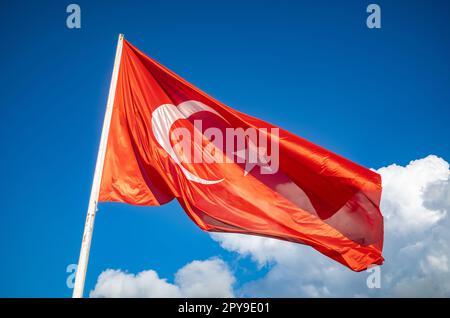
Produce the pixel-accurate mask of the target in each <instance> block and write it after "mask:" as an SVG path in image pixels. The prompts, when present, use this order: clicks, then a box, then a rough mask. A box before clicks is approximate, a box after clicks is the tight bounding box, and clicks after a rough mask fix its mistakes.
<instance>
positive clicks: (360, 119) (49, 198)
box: [0, 0, 450, 297]
mask: <svg viewBox="0 0 450 318" xmlns="http://www.w3.org/2000/svg"><path fill="white" fill-rule="evenodd" d="M374 2H375V3H378V4H379V5H380V6H381V9H382V28H381V29H379V30H374V29H372V30H371V29H368V28H367V27H366V25H365V20H366V17H367V13H366V6H367V5H368V4H369V3H370V2H368V1H356V0H355V1H275V2H274V1H261V0H259V1H246V2H245V3H242V1H76V3H78V4H79V5H80V7H81V25H82V27H81V29H72V30H71V29H68V28H67V27H66V25H65V20H66V17H67V13H66V12H65V11H66V10H65V9H66V6H67V5H68V4H69V3H70V2H65V1H39V2H38V1H8V2H6V1H2V2H1V3H0V33H1V38H2V43H3V44H2V50H1V51H0V65H1V67H0V69H1V76H0V145H1V149H2V155H1V157H0V174H1V176H2V180H3V182H1V183H0V260H1V263H0V296H2V297H14V296H19V297H23V296H24V297H49V296H55V297H68V296H70V295H71V292H72V291H71V290H70V289H68V288H67V286H66V278H67V275H68V274H67V273H66V266H67V265H69V264H71V263H76V262H77V261H78V253H79V248H80V244H81V236H82V231H83V226H84V220H85V213H86V208H87V203H88V198H89V192H90V186H91V181H92V176H93V170H94V166H95V158H96V153H97V147H98V143H99V139H100V132H101V124H102V120H103V113H104V109H105V103H106V98H107V92H108V88H109V80H110V76H111V72H112V65H113V60H114V54H115V46H116V41H117V35H118V33H124V34H125V37H126V38H127V40H129V41H130V42H131V43H132V44H134V45H135V46H137V47H138V48H139V49H140V50H142V51H143V52H145V53H147V54H148V55H149V56H151V57H153V58H155V59H156V60H158V61H159V62H161V63H163V64H164V65H166V66H167V67H168V68H170V69H172V70H173V71H175V72H176V73H178V74H179V75H181V76H182V77H184V78H185V79H187V80H188V81H190V82H191V83H193V84H194V85H196V86H197V87H199V88H200V89H202V90H204V91H205V92H207V93H208V94H210V95H212V96H213V97H215V98H217V99H219V100H220V101H222V102H224V103H226V104H227V105H229V106H231V107H234V108H236V109H238V110H240V111H243V112H246V113H248V114H251V115H254V116H256V117H259V118H261V119H264V120H267V121H270V122H272V123H274V124H277V125H279V126H281V127H283V128H285V129H287V130H290V131H292V132H294V133H296V134H298V135H300V136H302V137H304V138H307V139H309V140H311V141H313V142H315V143H317V144H319V145H322V146H324V147H326V148H328V149H330V150H332V151H334V152H337V153H338V154H340V155H343V156H345V157H347V158H349V159H351V160H354V161H356V162H358V163H360V164H362V165H364V166H366V167H370V168H376V169H378V168H381V167H383V166H388V165H390V164H392V163H397V164H399V165H402V166H404V165H406V164H408V163H409V162H410V161H411V160H415V159H419V158H424V157H426V156H427V155H429V154H434V155H436V156H439V157H442V158H443V159H445V160H449V159H450V144H449V142H448V139H449V128H448V121H449V118H450V108H449V101H450V63H449V61H448V57H449V56H450V43H449V41H448V39H449V38H450V3H449V2H448V1H374ZM316 254H317V255H318V257H324V256H321V255H319V254H318V253H316ZM211 257H218V258H221V259H223V260H224V261H225V262H226V263H227V264H228V266H229V267H230V269H231V271H232V272H233V274H234V276H235V277H236V284H235V287H236V289H239V287H240V286H244V285H245V284H246V282H249V281H254V280H257V279H261V278H263V277H264V276H265V275H266V274H267V273H268V272H269V271H270V270H271V267H270V265H266V266H263V267H260V266H258V263H257V262H254V261H253V260H252V259H251V258H250V257H243V256H242V255H240V254H239V253H236V252H232V251H228V250H226V249H224V248H222V247H221V246H220V244H219V243H218V242H216V241H214V240H212V239H211V238H210V236H209V234H208V233H205V232H202V231H201V230H200V229H199V228H197V227H196V226H195V225H194V224H193V223H192V222H191V221H190V220H189V218H188V217H187V216H186V215H185V213H184V212H183V210H182V209H181V208H180V207H179V206H178V204H177V202H175V201H174V202H172V203H170V204H168V205H166V206H163V207H158V208H156V207H133V206H129V205H124V204H112V203H106V204H101V206H100V211H99V213H98V215H97V218H96V224H95V231H94V238H93V244H92V249H91V258H90V264H89V268H88V275H87V281H86V290H91V289H93V288H94V286H95V283H96V280H97V277H98V276H99V274H100V273H101V272H102V271H104V270H105V269H107V268H114V269H122V270H127V271H129V272H131V273H137V272H140V271H143V270H146V269H153V270H155V271H157V272H158V274H159V275H160V277H163V278H167V279H168V280H169V281H171V280H173V275H174V273H175V272H177V270H178V269H180V268H181V267H183V266H184V265H185V264H187V263H189V262H191V261H193V260H205V259H209V258H211Z"/></svg>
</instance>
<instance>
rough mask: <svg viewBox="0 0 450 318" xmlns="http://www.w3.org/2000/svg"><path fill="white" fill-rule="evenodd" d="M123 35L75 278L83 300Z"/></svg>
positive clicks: (77, 295) (77, 292) (75, 294)
mask: <svg viewBox="0 0 450 318" xmlns="http://www.w3.org/2000/svg"><path fill="white" fill-rule="evenodd" d="M122 45H123V34H119V39H118V41H117V49H116V57H115V60H114V69H113V73H112V77H111V84H110V86H109V95H108V101H107V104H106V111H105V118H104V120H103V128H102V135H101V137H100V146H99V149H98V154H97V163H96V165H95V172H94V179H93V181H92V188H91V196H90V198H89V205H88V210H87V216H86V223H85V225H84V233H83V241H82V243H81V251H80V258H79V260H78V268H77V274H76V276H75V286H74V288H73V295H72V297H73V298H82V297H83V290H84V281H85V278H86V270H87V265H88V261H89V250H90V248H91V240H92V231H93V230H94V219H95V213H96V212H97V201H98V195H99V191H100V182H101V179H102V173H103V164H104V161H105V152H106V146H107V141H108V134H109V127H110V124H111V116H112V109H113V104H114V96H115V94H116V86H117V77H118V75H119V65H120V58H121V56H122Z"/></svg>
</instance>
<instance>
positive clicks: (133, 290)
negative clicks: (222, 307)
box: [90, 258, 235, 298]
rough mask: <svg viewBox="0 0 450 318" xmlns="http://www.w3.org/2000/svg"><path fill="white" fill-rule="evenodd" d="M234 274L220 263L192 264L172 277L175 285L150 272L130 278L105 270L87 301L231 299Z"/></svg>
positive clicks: (218, 261)
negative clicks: (113, 299) (175, 298)
mask: <svg viewBox="0 0 450 318" xmlns="http://www.w3.org/2000/svg"><path fill="white" fill-rule="evenodd" d="M234 282H235V278H234V276H233V274H232V273H231V272H230V270H229V269H228V266H227V265H226V263H225V262H223V261H222V260H221V259H217V258H213V259H209V260H205V261H193V262H191V263H189V264H187V265H185V266H184V267H182V268H181V269H179V270H178V272H177V273H176V274H175V283H174V284H171V283H169V282H167V280H166V279H163V278H160V277H159V276H158V274H157V273H156V272H155V271H153V270H146V271H143V272H140V273H138V274H136V275H135V274H130V273H126V272H123V271H121V270H113V269H107V270H105V271H104V272H102V273H101V274H100V276H99V277H98V279H97V284H96V285H95V288H94V290H92V291H91V293H90V297H137V298H146V297H233V296H234V295H233V288H232V285H233V284H234Z"/></svg>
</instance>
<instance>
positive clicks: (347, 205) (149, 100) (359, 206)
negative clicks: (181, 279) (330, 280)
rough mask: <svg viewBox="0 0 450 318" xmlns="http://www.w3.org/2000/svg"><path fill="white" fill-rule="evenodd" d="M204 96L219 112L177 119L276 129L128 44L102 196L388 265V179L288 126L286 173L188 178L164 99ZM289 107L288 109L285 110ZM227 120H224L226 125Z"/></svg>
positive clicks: (207, 169)
mask: <svg viewBox="0 0 450 318" xmlns="http://www.w3.org/2000/svg"><path fill="white" fill-rule="evenodd" d="M192 100H194V101H198V102H201V103H203V104H205V105H207V106H209V107H210V108H212V109H213V110H215V111H216V112H217V113H218V114H220V116H221V117H223V119H225V121H224V120H222V119H221V118H220V117H219V116H216V115H214V114H211V113H206V112H205V113H204V114H203V113H202V112H200V113H197V114H195V115H194V116H192V118H191V117H189V118H187V119H182V120H178V121H177V122H176V123H175V124H174V125H175V126H177V127H180V126H184V127H187V128H190V129H192V126H193V124H192V122H193V120H194V118H201V120H202V121H203V122H205V123H208V122H210V123H211V125H219V126H220V125H226V126H230V127H242V128H244V129H246V128H249V127H254V128H258V129H261V128H271V127H275V126H273V125H271V124H268V123H266V122H264V121H261V120H259V119H256V118H254V117H251V116H248V115H246V114H243V113H241V112H238V111H236V110H234V109H232V108H230V107H228V106H226V105H224V104H222V103H220V102H219V101H217V100H215V99H213V98H212V97H210V96H208V95H207V94H205V93H204V92H202V91H201V90H199V89H198V88H196V87H194V86H193V85H192V84H190V83H188V82H187V81H185V80H183V79H182V78H180V77H179V76H177V75H176V74H174V73H173V72H171V71H170V70H168V69H167V68H165V67H164V66H162V65H161V64H159V63H158V62H156V61H154V60H152V59H151V58H149V57H147V56H146V55H144V54H143V53H142V52H140V51H139V50H138V49H136V48H135V47H134V46H132V45H131V44H130V43H129V42H127V41H125V40H124V44H123V51H122V58H121V62H120V69H119V77H118V82H117V89H116V95H115V101H114V108H113V114H112V119H111V126H110V133H109V136H108V144H107V151H106V156H105V164H104V168H103V175H102V181H101V187H100V197H99V201H101V202H105V201H116V202H126V203H130V204H135V205H154V206H156V205H162V204H165V203H167V202H169V201H171V200H172V199H173V198H176V199H177V200H178V201H179V203H180V204H181V206H182V207H183V209H184V210H185V211H186V213H187V214H188V215H189V217H190V218H191V219H192V220H193V221H194V222H195V223H196V224H197V225H198V226H199V227H200V228H201V229H203V230H205V231H214V232H234V233H244V234H253V235H260V236H266V237H272V238H277V239H282V240H286V241H291V242H296V243H301V244H306V245H310V246H312V247H313V248H315V249H316V250H318V251H320V252H321V253H323V254H325V255H327V256H328V257H330V258H332V259H334V260H336V261H338V262H340V263H342V264H344V265H346V266H348V267H349V268H351V269H352V270H355V271H361V270H364V269H366V268H367V267H368V266H369V265H371V264H382V262H383V257H382V255H381V251H382V246H383V217H382V215H381V213H380V209H379V204H380V197H381V178H380V176H379V175H378V174H377V173H375V172H373V171H371V170H369V169H366V168H364V167H362V166H360V165H357V164H355V163H353V162H351V161H349V160H347V159H345V158H343V157H340V156H338V155H336V154H334V153H332V152H330V151H328V150H325V149H324V148H321V147H319V146H317V145H315V144H313V143H311V142H309V141H307V140H305V139H302V138H301V137H298V136H296V135H294V134H291V133H289V132H287V131H284V130H282V129H280V131H279V135H280V136H279V137H280V142H279V160H280V164H279V167H280V168H279V170H278V172H277V173H276V174H271V175H270V174H269V175H267V174H266V175H262V174H260V173H259V171H258V169H254V170H252V171H251V172H250V173H249V174H248V175H244V173H243V170H244V167H243V165H242V164H238V163H233V164H229V163H228V164H225V163H224V164H220V163H213V164H199V163H193V164H186V163H183V164H182V165H183V167H184V168H185V169H187V170H188V171H190V172H191V173H192V174H193V175H197V176H200V177H202V178H205V179H220V178H223V181H222V182H219V183H216V184H201V183H198V182H193V181H191V180H189V179H188V178H186V176H185V174H184V173H183V171H181V166H180V164H177V163H175V162H174V160H173V159H172V158H171V157H170V156H169V155H168V153H167V151H166V150H164V149H163V148H162V147H161V145H160V144H159V143H158V142H157V140H156V138H155V133H154V132H153V131H152V124H151V123H152V113H153V111H155V109H157V108H158V107H159V106H160V105H163V104H172V105H175V106H177V107H179V106H178V105H180V104H182V103H183V102H186V101H192ZM277 107H280V106H277ZM219 123H221V124H219Z"/></svg>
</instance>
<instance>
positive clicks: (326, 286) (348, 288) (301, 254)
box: [212, 156, 450, 297]
mask: <svg viewBox="0 0 450 318" xmlns="http://www.w3.org/2000/svg"><path fill="white" fill-rule="evenodd" d="M377 171H378V173H380V174H381V175H382V179H383V196H382V203H381V207H382V211H383V214H384V216H385V248H384V253H383V254H384V256H385V258H386V262H385V264H384V265H383V266H382V267H381V288H380V289H369V288H368V287H367V284H366V281H367V279H368V277H369V275H370V274H369V273H367V272H363V273H354V272H351V271H350V270H348V269H346V268H344V267H343V266H341V265H339V264H337V263H335V262H333V261H331V260H329V259H328V258H326V257H323V256H322V255H320V254H319V253H317V252H315V251H314V250H312V249H311V248H309V247H306V246H301V245H297V244H292V243H288V242H283V241H278V240H273V239H268V238H261V237H252V236H245V235H239V234H212V238H213V239H214V240H216V241H218V242H219V243H220V245H221V246H222V247H223V248H225V249H227V250H229V251H234V252H237V253H239V254H240V255H243V256H249V257H251V258H252V259H253V260H254V261H255V262H257V263H258V264H259V266H269V268H270V270H269V272H268V273H267V275H266V276H265V277H263V278H262V279H259V280H256V281H252V282H248V283H246V284H244V285H243V286H242V287H241V288H240V289H239V290H238V291H237V294H238V295H240V296H269V297H270V296H278V297H279V296H285V297H302V296H304V297H320V296H328V297H329V296H350V297H354V296H356V297H364V296H399V297H408V296H419V297H420V296H423V297H426V296H450V275H449V258H450V245H449V243H450V233H449V231H448V228H449V226H450V220H449V216H448V214H449V211H450V170H449V164H448V163H447V162H446V161H445V160H443V159H441V158H438V157H436V156H428V157H426V158H423V159H419V160H415V161H412V162H410V163H409V164H408V165H407V166H404V167H403V166H399V165H395V164H393V165H390V166H387V167H383V168H381V169H378V170H377Z"/></svg>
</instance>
